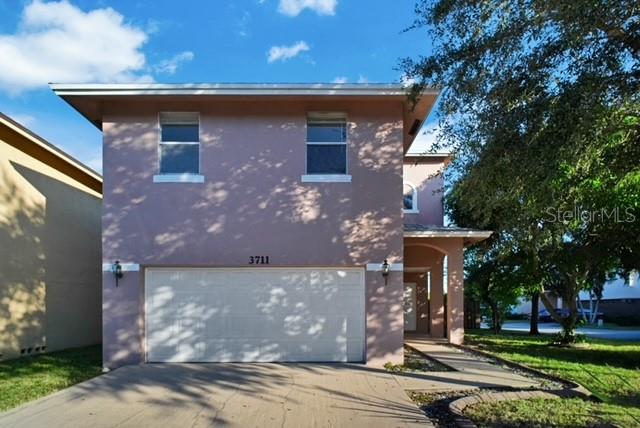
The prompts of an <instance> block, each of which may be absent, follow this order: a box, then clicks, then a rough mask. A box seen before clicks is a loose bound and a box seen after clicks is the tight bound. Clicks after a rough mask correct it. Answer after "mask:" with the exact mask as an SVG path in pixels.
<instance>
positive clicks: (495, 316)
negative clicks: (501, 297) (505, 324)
mask: <svg viewBox="0 0 640 428" xmlns="http://www.w3.org/2000/svg"><path fill="white" fill-rule="evenodd" d="M489 306H490V307H491V320H492V322H491V324H492V325H491V328H492V329H493V332H494V333H495V334H499V333H500V330H501V328H500V327H502V326H501V323H500V313H499V311H498V305H496V304H493V303H492V304H490V305H489Z"/></svg>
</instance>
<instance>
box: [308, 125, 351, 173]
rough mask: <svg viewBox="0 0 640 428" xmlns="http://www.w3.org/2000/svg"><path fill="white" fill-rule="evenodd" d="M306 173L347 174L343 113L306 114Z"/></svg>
mask: <svg viewBox="0 0 640 428" xmlns="http://www.w3.org/2000/svg"><path fill="white" fill-rule="evenodd" d="M307 174H309V175H315V174H322V175H345V174H347V121H346V116H345V115H344V114H339V113H338V114H335V113H318V114H310V115H309V116H308V118H307Z"/></svg>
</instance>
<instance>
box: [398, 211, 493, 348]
mask: <svg viewBox="0 0 640 428" xmlns="http://www.w3.org/2000/svg"><path fill="white" fill-rule="evenodd" d="M490 235H491V232H490V231H482V230H473V229H463V228H457V227H443V226H428V225H419V224H405V225H404V284H405V285H404V298H403V304H404V330H405V332H407V333H417V334H420V335H427V336H428V337H431V338H434V339H436V338H440V339H441V338H446V339H447V341H448V342H450V343H455V344H460V343H462V341H463V338H464V248H465V247H467V246H469V245H471V244H474V243H476V242H479V241H482V240H484V239H486V238H488V237H489V236H490Z"/></svg>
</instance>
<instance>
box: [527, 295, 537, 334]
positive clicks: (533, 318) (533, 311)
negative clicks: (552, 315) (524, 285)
mask: <svg viewBox="0 0 640 428" xmlns="http://www.w3.org/2000/svg"><path fill="white" fill-rule="evenodd" d="M539 312H540V293H538V292H535V293H533V294H532V295H531V322H530V324H529V335H531V336H538V335H539V334H540V331H539V330H538V315H539Z"/></svg>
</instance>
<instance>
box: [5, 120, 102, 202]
mask: <svg viewBox="0 0 640 428" xmlns="http://www.w3.org/2000/svg"><path fill="white" fill-rule="evenodd" d="M0 139H2V140H3V141H5V142H6V143H7V144H11V145H13V146H14V147H16V148H18V149H19V150H21V151H23V152H24V153H27V154H29V155H30V156H33V157H34V158H36V159H38V160H40V161H42V162H44V163H46V164H48V165H50V166H51V167H53V168H56V169H57V170H59V171H62V172H64V173H66V174H67V175H68V176H69V177H72V178H73V179H75V180H77V181H79V182H80V183H83V184H84V185H86V186H87V187H89V188H91V189H93V190H95V191H96V192H98V193H100V194H101V193H102V176H101V175H100V174H98V173H97V172H96V171H94V170H93V169H91V168H89V167H88V166H86V165H85V164H83V163H82V162H80V161H79V160H77V159H75V158H73V157H72V156H70V155H69V154H67V153H65V152H64V151H62V150H60V149H59V148H57V147H56V146H54V145H53V144H51V143H49V142H48V141H47V140H45V139H44V138H42V137H40V136H39V135H37V134H35V133H34V132H32V131H31V130H29V129H27V128H26V127H24V126H22V125H21V124H19V123H18V122H16V121H15V120H13V119H11V118H10V117H9V116H6V115H4V114H2V113H0Z"/></svg>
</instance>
